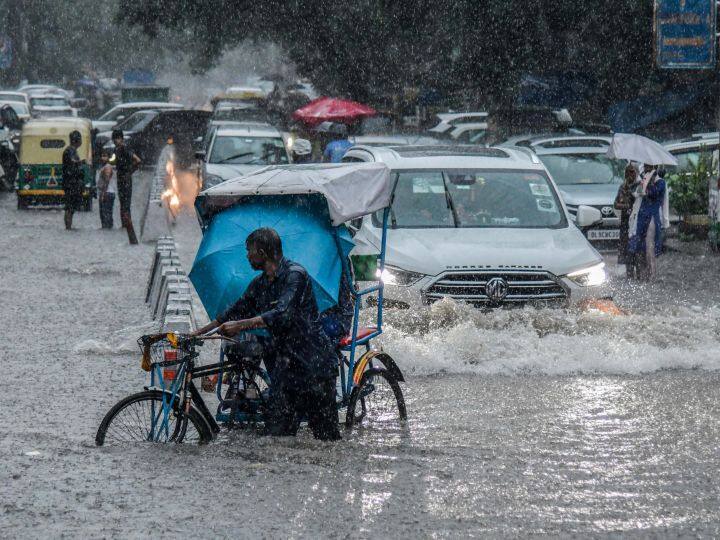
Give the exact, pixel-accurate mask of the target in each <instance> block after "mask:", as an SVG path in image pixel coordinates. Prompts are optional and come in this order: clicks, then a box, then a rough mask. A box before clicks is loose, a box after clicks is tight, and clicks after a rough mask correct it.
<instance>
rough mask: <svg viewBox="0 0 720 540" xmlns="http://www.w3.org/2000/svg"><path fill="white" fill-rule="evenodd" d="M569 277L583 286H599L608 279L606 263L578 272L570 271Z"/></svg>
mask: <svg viewBox="0 0 720 540" xmlns="http://www.w3.org/2000/svg"><path fill="white" fill-rule="evenodd" d="M567 277H568V278H569V279H571V280H573V281H574V282H575V283H577V284H578V285H580V286H582V287H597V286H599V285H603V284H604V283H605V282H606V281H607V273H606V272H605V263H599V264H595V265H593V266H589V267H588V268H583V269H582V270H577V271H576V272H570V273H569V274H568V275H567Z"/></svg>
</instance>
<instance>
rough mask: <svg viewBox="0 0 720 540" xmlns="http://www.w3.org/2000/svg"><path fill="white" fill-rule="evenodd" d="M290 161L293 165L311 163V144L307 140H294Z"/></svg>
mask: <svg viewBox="0 0 720 540" xmlns="http://www.w3.org/2000/svg"><path fill="white" fill-rule="evenodd" d="M291 152H292V160H293V163H297V164H302V163H312V162H313V158H312V144H310V141H308V140H307V139H295V142H294V143H293V145H292V149H291Z"/></svg>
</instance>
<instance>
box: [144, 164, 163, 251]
mask: <svg viewBox="0 0 720 540" xmlns="http://www.w3.org/2000/svg"><path fill="white" fill-rule="evenodd" d="M166 163H167V153H166V152H161V153H160V157H159V158H158V161H157V163H156V164H155V172H154V174H153V177H152V180H151V184H150V194H149V195H148V201H147V206H146V208H145V215H144V217H143V220H142V222H141V223H140V237H141V239H142V241H143V242H153V241H155V240H158V239H160V238H163V237H166V235H168V234H170V220H169V214H168V211H167V209H166V208H165V205H164V203H163V200H162V194H163V191H165V177H166V176H167V170H166Z"/></svg>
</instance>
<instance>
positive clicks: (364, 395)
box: [345, 368, 407, 428]
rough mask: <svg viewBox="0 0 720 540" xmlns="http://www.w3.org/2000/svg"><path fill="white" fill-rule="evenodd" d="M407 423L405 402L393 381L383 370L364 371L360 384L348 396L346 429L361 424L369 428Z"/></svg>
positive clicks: (395, 382) (388, 373) (398, 386)
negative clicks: (389, 423)
mask: <svg viewBox="0 0 720 540" xmlns="http://www.w3.org/2000/svg"><path fill="white" fill-rule="evenodd" d="M358 409H359V410H358ZM406 419H407V410H406V408H405V398H404V397H403V394H402V390H401V389H400V384H399V383H398V381H397V380H396V379H395V377H393V376H392V375H391V374H390V372H388V370H386V369H384V368H371V369H368V370H367V371H365V372H364V373H363V374H362V377H361V378H360V384H358V385H357V386H356V387H355V388H353V391H352V393H351V394H350V402H349V403H348V408H347V412H346V416H345V427H346V428H351V427H353V426H354V425H358V424H359V423H360V422H365V423H366V424H368V425H372V424H373V423H387V422H392V421H394V420H406Z"/></svg>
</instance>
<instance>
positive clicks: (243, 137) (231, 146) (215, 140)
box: [198, 122, 291, 189]
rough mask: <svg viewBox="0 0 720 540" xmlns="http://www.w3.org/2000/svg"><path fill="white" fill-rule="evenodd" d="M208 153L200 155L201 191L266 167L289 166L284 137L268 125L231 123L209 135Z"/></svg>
mask: <svg viewBox="0 0 720 540" xmlns="http://www.w3.org/2000/svg"><path fill="white" fill-rule="evenodd" d="M208 135H209V137H210V139H209V140H208V143H207V150H206V151H205V152H201V153H200V155H199V156H198V157H202V160H203V166H202V187H203V189H207V188H209V187H212V186H216V185H218V184H221V183H222V182H224V181H225V180H230V179H231V178H237V177H238V176H242V175H244V174H247V173H249V172H253V171H256V170H258V169H261V168H263V167H265V166H266V165H283V164H287V163H290V161H291V160H290V154H289V152H288V149H287V143H286V141H285V138H284V137H283V134H282V133H281V132H280V131H279V130H278V129H277V128H275V127H273V126H271V125H270V124H264V123H260V122H247V123H243V124H240V123H233V124H231V125H227V126H218V127H217V128H216V129H214V131H211V132H209V133H208Z"/></svg>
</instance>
